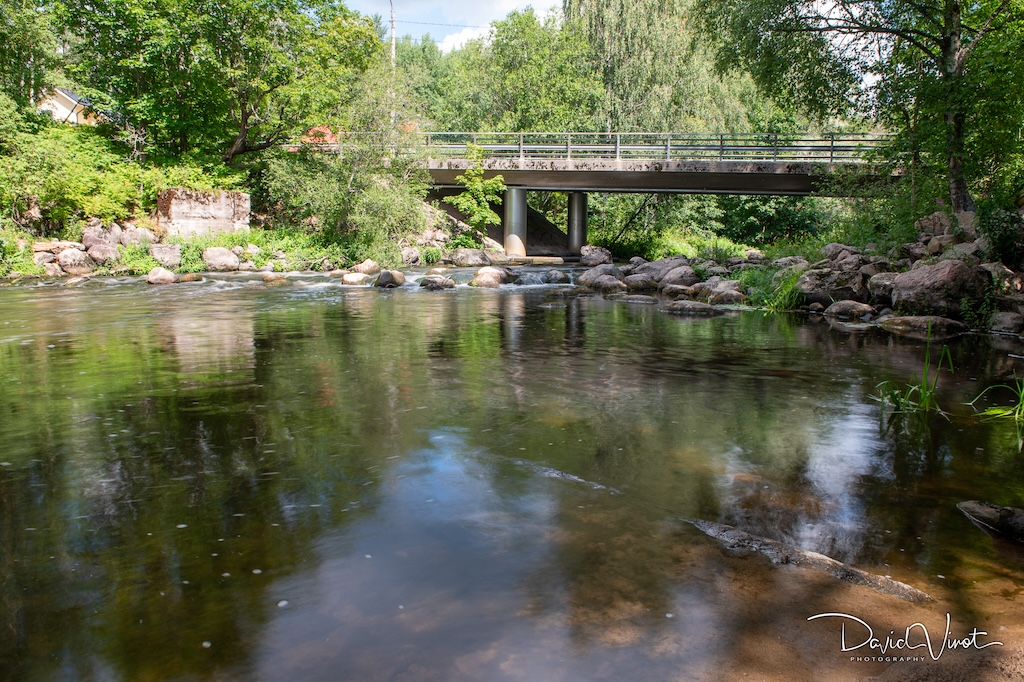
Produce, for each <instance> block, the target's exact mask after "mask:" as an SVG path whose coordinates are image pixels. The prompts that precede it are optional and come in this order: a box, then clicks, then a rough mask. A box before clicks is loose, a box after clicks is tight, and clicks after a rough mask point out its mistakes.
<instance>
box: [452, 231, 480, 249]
mask: <svg viewBox="0 0 1024 682" xmlns="http://www.w3.org/2000/svg"><path fill="white" fill-rule="evenodd" d="M446 246H447V247H448V249H449V250H451V251H454V250H455V249H479V248H480V246H481V244H480V240H479V239H477V236H476V235H475V234H473V233H472V232H463V233H462V234H459V235H455V236H454V237H452V238H451V239H449V240H448V243H447V244H446Z"/></svg>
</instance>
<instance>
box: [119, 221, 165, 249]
mask: <svg viewBox="0 0 1024 682" xmlns="http://www.w3.org/2000/svg"><path fill="white" fill-rule="evenodd" d="M158 241H160V240H159V239H158V238H157V236H156V235H155V234H153V231H152V230H148V229H146V228H145V227H134V226H131V227H127V228H125V229H124V230H123V231H122V232H121V244H123V245H124V246H131V245H133V244H156V243H157V242H158Z"/></svg>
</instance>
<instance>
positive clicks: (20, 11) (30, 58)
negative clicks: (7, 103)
mask: <svg viewBox="0 0 1024 682" xmlns="http://www.w3.org/2000/svg"><path fill="white" fill-rule="evenodd" d="M57 64H58V56H57V38H56V35H55V34H54V31H53V27H52V25H51V20H50V14H49V12H47V11H46V10H44V9H42V8H41V7H40V3H33V2H28V1H26V0H0V91H2V92H4V93H6V94H7V95H8V96H9V97H10V98H11V99H13V100H14V101H15V102H16V103H17V104H18V106H20V107H22V108H25V107H28V106H30V105H32V104H34V103H35V102H37V101H39V99H41V98H42V96H43V95H44V94H45V92H46V90H47V89H48V88H49V87H51V86H52V85H53V83H52V80H51V72H52V70H53V69H54V68H55V67H56V66H57Z"/></svg>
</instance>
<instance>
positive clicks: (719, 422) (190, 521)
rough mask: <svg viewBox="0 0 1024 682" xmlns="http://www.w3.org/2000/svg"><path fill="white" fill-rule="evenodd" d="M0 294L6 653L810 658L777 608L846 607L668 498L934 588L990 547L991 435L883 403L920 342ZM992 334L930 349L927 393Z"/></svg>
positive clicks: (305, 300)
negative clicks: (876, 399) (881, 389)
mask: <svg viewBox="0 0 1024 682" xmlns="http://www.w3.org/2000/svg"><path fill="white" fill-rule="evenodd" d="M3 293H4V298H2V299H0V313H2V315H0V318H2V319H4V320H5V322H10V323H11V324H4V325H3V326H2V327H0V335H2V336H0V377H2V379H0V381H2V382H3V385H4V389H5V390H4V391H2V392H0V412H2V414H3V415H4V420H3V425H2V428H0V452H2V455H0V457H2V460H3V461H2V464H3V466H0V563H2V566H0V568H2V574H0V575H2V578H0V580H2V581H3V583H2V591H0V624H2V626H3V627H4V628H5V631H6V632H7V633H8V635H9V636H8V637H6V638H5V639H4V640H3V641H4V644H3V645H2V646H4V647H5V649H4V650H3V652H2V654H0V660H2V661H3V665H2V668H3V669H4V670H5V671H8V672H5V673H4V677H7V678H9V679H29V680H31V679H53V678H70V679H76V678H82V679H88V678H109V679H147V678H167V677H181V678H190V677H196V678H208V677H218V678H227V679H250V678H252V677H261V678H266V679H275V678H278V677H285V676H291V677H299V678H301V679H324V680H333V679H339V678H342V679H366V680H372V679H388V680H391V679H417V680H419V679H444V680H451V679H505V678H507V679H521V678H527V679H590V678H595V679H596V678H601V677H603V678H615V679H626V678H629V679H643V678H647V679H673V678H679V677H680V676H681V678H682V679H688V678H692V677H694V676H697V675H700V674H708V675H712V676H713V675H715V674H716V673H720V672H721V671H722V670H723V668H722V666H723V665H726V666H738V667H737V668H736V670H746V671H747V672H750V671H751V670H759V668H758V667H757V666H758V665H768V666H771V665H775V666H776V667H777V669H778V670H780V671H786V670H790V669H791V667H792V666H791V663H790V662H791V661H792V660H801V661H804V662H802V663H801V664H800V665H802V666H804V667H803V668H801V670H804V671H805V672H807V674H808V675H809V676H810V675H813V672H814V670H815V664H812V663H807V662H806V660H805V659H802V658H801V653H800V651H799V649H800V646H802V644H801V643H806V642H807V641H814V637H815V636H816V635H814V634H813V632H812V631H809V630H806V629H801V628H802V627H804V626H802V625H798V624H800V623H803V619H804V618H805V617H806V614H805V613H804V610H805V609H807V608H811V606H812V605H815V604H820V605H821V606H822V607H823V608H825V609H826V610H827V609H832V608H837V606H836V604H837V603H842V602H843V600H851V599H852V600H853V601H854V602H856V603H858V604H871V603H873V602H872V601H871V600H872V599H874V597H872V596H870V595H868V596H865V595H864V594H862V593H853V594H852V596H851V594H850V593H848V592H846V591H844V590H843V588H842V586H841V585H839V584H832V583H830V582H826V583H820V582H817V581H816V580H815V579H814V578H812V577H807V576H804V575H803V574H802V572H799V571H798V572H792V571H786V570H783V569H778V568H773V567H770V566H767V565H765V564H764V562H758V560H757V558H756V557H744V556H736V555H734V554H732V553H730V552H728V551H727V550H724V549H723V548H721V547H720V546H719V545H718V544H716V543H715V542H713V541H709V540H708V539H707V538H705V537H703V536H701V535H699V534H697V533H696V532H694V531H692V530H688V529H687V527H683V526H681V525H680V524H679V523H678V519H681V518H695V517H700V518H707V519H712V520H717V521H722V522H725V523H731V524H734V525H736V526H738V527H741V528H743V529H744V530H747V531H748V532H752V533H756V534H760V535H765V536H768V537H773V538H777V539H780V540H784V541H786V542H789V543H791V544H794V545H797V546H800V547H802V548H805V549H811V550H815V551H821V552H824V553H827V554H829V555H831V556H834V557H836V558H838V559H841V560H845V561H849V562H852V563H856V564H857V565H859V566H862V567H864V568H866V569H868V570H873V571H875V572H879V573H892V574H894V575H896V576H897V577H900V578H902V579H905V580H907V581H908V582H911V583H914V584H917V585H919V586H922V587H927V586H928V584H931V586H932V589H933V590H934V589H935V580H936V578H935V576H936V575H938V574H941V575H943V576H945V581H946V582H945V583H942V585H943V588H942V589H945V587H946V586H948V588H949V589H950V590H951V592H950V594H951V595H952V597H951V599H952V602H951V603H952V606H951V608H955V609H958V610H959V611H960V612H972V613H974V612H977V613H984V608H983V606H982V602H981V601H979V598H978V596H977V595H976V594H974V593H973V592H971V589H972V588H971V587H970V586H971V585H974V584H975V581H981V582H982V583H984V582H985V581H1006V580H1017V579H1019V577H1020V570H1021V566H1020V565H1019V564H1018V563H1015V562H1013V561H1009V560H1008V559H1006V558H1005V556H1004V555H1005V554H1006V553H1005V551H1002V552H1001V551H1000V550H999V549H998V548H997V547H995V546H994V545H993V543H992V541H991V540H990V539H988V538H987V537H986V536H984V535H983V534H980V533H976V532H975V530H974V529H973V528H972V527H971V526H970V525H969V524H968V523H967V522H966V520H965V519H963V518H962V516H961V515H960V514H959V512H958V511H957V510H956V508H955V503H956V502H958V501H960V500H961V499H967V498H982V499H989V500H992V501H994V502H997V503H1001V504H1017V505H1021V504H1024V486H1022V485H1021V483H1020V482H1021V481H1022V480H1024V478H1022V474H1024V460H1022V459H1021V458H1020V457H1018V456H1017V455H1016V449H1015V442H1014V436H1013V435H1012V434H1010V433H1008V431H1007V429H1006V428H1004V427H1002V426H1001V425H998V424H982V423H979V422H977V421H976V420H970V419H968V418H967V416H966V415H967V412H966V411H964V412H963V413H962V414H960V415H959V416H957V415H954V419H953V421H951V422H945V421H942V420H941V419H940V420H938V421H933V422H923V426H920V427H915V428H918V429H919V432H918V433H916V434H915V433H911V431H910V430H908V429H899V430H889V431H886V430H885V428H884V424H880V422H879V418H878V414H879V413H878V406H877V405H876V404H875V403H873V402H872V401H871V400H870V399H869V394H870V393H871V392H872V391H873V389H874V386H875V385H876V384H877V383H878V382H879V381H881V380H883V379H893V380H903V381H905V380H907V379H909V378H910V376H912V375H913V374H914V373H915V372H919V371H920V368H921V362H922V357H923V351H924V347H923V345H922V344H920V343H917V342H901V341H894V340H893V339H891V338H890V337H888V336H887V335H884V334H881V333H878V332H875V331H871V330H850V329H833V328H831V327H829V326H828V325H827V324H823V323H821V322H806V321H800V320H796V319H793V318H787V317H782V316H763V315H761V314H759V313H745V314H738V313H737V314H734V315H731V316H728V317H724V318H718V319H713V320H680V319H677V318H674V317H670V316H667V315H664V314H662V313H660V312H658V311H657V310H656V309H654V308H652V307H650V306H630V305H624V304H621V303H614V302H610V301H606V300H603V299H600V298H594V297H573V296H569V297H566V296H564V295H560V294H562V292H560V291H559V290H557V289H555V288H530V289H528V290H525V291H522V290H521V291H508V290H501V291H473V290H458V291H454V292H444V293H440V294H436V295H434V294H430V293H428V292H422V291H419V290H418V289H413V288H410V290H397V291H391V292H378V291H373V290H368V289H365V290H360V289H351V288H342V287H338V286H333V285H332V286H326V285H325V286H312V285H303V286H299V285H294V286H290V287H277V288H272V289H271V288H266V287H264V286H262V285H261V284H259V283H258V282H253V283H250V284H245V283H226V284H225V283H212V284H210V285H196V286H183V287H177V288H169V289H162V290H159V291H154V290H150V289H145V288H141V287H135V286H131V285H121V286H116V287H108V288H102V289H90V290H78V291H68V290H59V291H30V290H26V289H7V290H5V291H4V292H3ZM58 304H59V305H60V306H61V307H62V309H63V310H67V311H68V312H67V314H66V315H62V316H54V315H42V314H40V311H43V310H49V309H53V307H54V306H55V305H58ZM126 330H130V333H128V332H127V331H126ZM1001 343H1003V342H1002V341H1000V342H998V343H996V342H990V341H987V340H985V339H966V340H964V341H961V342H958V343H956V344H951V346H952V350H953V353H954V362H955V364H956V366H957V367H958V368H961V374H960V375H959V376H958V378H952V377H949V378H945V379H943V382H942V383H941V384H940V387H941V395H940V400H941V401H942V402H943V404H944V405H946V404H948V405H957V404H959V403H962V402H964V401H965V400H968V399H970V398H971V397H973V395H974V394H976V392H977V391H979V390H980V388H979V386H980V385H981V384H982V383H985V382H990V381H995V380H996V379H997V378H999V379H1001V378H1002V377H1003V376H1005V374H1006V373H1007V372H1008V371H1012V368H1013V366H1014V363H1013V362H1012V361H1011V359H1008V357H1007V355H1006V352H1007V351H1006V349H1005V348H1003V347H1001V346H999V344H1001ZM986 344H988V345H986ZM997 346H998V347H997ZM973 379H977V381H974V380H973ZM1011 430H1012V429H1011ZM558 472H562V475H558ZM588 482H589V483H588ZM878 599H879V600H880V602H879V603H880V604H885V603H886V602H885V601H884V598H878ZM879 608H881V607H879ZM778 623H785V624H786V628H788V629H787V630H786V632H788V633H791V634H790V635H784V636H781V638H782V640H783V643H782V644H780V643H779V642H780V635H779V634H778V633H775V632H773V631H772V628H773V627H774V625H773V624H778ZM1009 625H1014V624H1013V623H1010V624H1009ZM1009 625H1008V626H1009ZM786 637H790V639H786ZM765 642H770V643H771V646H772V647H775V648H774V649H772V650H773V651H775V652H776V654H773V656H774V659H773V660H774V662H772V661H767V662H766V661H759V659H758V658H757V656H754V657H750V656H749V652H750V651H753V650H756V649H757V647H758V646H761V645H763V644H764V643H765ZM204 643H206V644H207V645H208V646H204ZM744 666H747V667H746V668H744ZM797 676H799V675H797Z"/></svg>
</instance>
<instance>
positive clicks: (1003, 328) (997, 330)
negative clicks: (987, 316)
mask: <svg viewBox="0 0 1024 682" xmlns="http://www.w3.org/2000/svg"><path fill="white" fill-rule="evenodd" d="M989 331H991V332H992V333H993V334H1020V333H1021V332H1022V331H1024V315H1021V314H1020V313H1015V312H1003V313H994V314H993V315H992V319H991V322H990V326H989Z"/></svg>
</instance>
